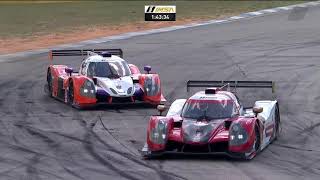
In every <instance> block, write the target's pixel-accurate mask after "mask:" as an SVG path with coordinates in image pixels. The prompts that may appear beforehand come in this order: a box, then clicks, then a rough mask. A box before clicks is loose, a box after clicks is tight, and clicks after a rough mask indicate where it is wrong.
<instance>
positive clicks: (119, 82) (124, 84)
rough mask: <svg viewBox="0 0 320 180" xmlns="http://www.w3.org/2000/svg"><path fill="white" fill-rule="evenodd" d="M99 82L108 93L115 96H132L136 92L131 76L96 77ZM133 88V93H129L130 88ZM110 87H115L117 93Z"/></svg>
mask: <svg viewBox="0 0 320 180" xmlns="http://www.w3.org/2000/svg"><path fill="white" fill-rule="evenodd" d="M96 78H97V84H98V85H99V86H100V87H102V88H103V89H104V90H105V91H107V93H109V94H110V95H112V96H114V97H125V96H132V95H133V93H134V87H133V82H132V79H131V77H130V76H125V77H121V78H118V79H109V78H102V77H96ZM130 87H131V88H132V90H131V93H130V94H128V93H127V91H128V89H129V88H130ZM110 88H112V89H114V90H115V91H116V92H117V94H114V93H113V92H112V91H111V90H110Z"/></svg>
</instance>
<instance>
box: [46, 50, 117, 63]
mask: <svg viewBox="0 0 320 180" xmlns="http://www.w3.org/2000/svg"><path fill="white" fill-rule="evenodd" d="M89 52H93V53H96V54H101V53H102V52H108V53H110V54H112V55H115V56H119V57H121V58H122V57H123V52H122V49H72V50H51V51H50V52H49V58H50V60H53V57H54V56H86V55H88V54H89Z"/></svg>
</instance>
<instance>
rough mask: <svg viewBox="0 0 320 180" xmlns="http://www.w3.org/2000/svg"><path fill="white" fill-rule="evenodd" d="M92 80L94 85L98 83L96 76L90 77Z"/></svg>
mask: <svg viewBox="0 0 320 180" xmlns="http://www.w3.org/2000/svg"><path fill="white" fill-rule="evenodd" d="M92 81H93V83H94V84H95V85H97V83H98V80H97V78H95V77H94V78H92Z"/></svg>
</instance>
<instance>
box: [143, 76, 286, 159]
mask: <svg viewBox="0 0 320 180" xmlns="http://www.w3.org/2000/svg"><path fill="white" fill-rule="evenodd" d="M189 87H212V88H207V89H205V90H204V91H200V92H197V93H195V94H194V95H193V96H191V97H190V98H189V99H177V100H175V101H174V102H173V103H172V104H171V107H170V108H169V110H168V113H167V115H166V116H161V113H162V111H164V110H165V106H164V105H158V107H157V108H158V110H159V111H160V116H151V118H150V121H149V125H148V129H147V142H146V143H145V145H144V147H143V149H142V153H143V156H144V157H145V158H152V157H155V156H159V155H163V154H168V153H178V154H181V153H182V154H189V153H190V154H205V153H207V154H224V155H228V156H230V157H238V158H243V159H252V158H253V157H255V156H256V154H257V153H258V152H259V151H261V150H263V149H264V148H266V147H267V145H268V144H270V143H271V142H272V141H274V140H275V139H276V138H277V137H278V135H279V127H280V113H279V104H278V102H277V100H262V101H255V103H254V105H253V107H251V108H250V107H248V108H245V107H243V106H242V104H241V102H240V101H239V99H238V97H237V96H236V94H235V93H233V92H231V91H230V88H272V89H273V92H274V83H273V82H272V81H188V83H187V89H189Z"/></svg>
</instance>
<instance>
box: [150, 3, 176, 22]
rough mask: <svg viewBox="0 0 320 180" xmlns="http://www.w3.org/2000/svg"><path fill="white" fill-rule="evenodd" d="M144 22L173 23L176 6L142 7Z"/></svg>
mask: <svg viewBox="0 0 320 180" xmlns="http://www.w3.org/2000/svg"><path fill="white" fill-rule="evenodd" d="M144 15H145V21H175V20H176V6H171V5H170V6H157V5H148V6H144Z"/></svg>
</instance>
